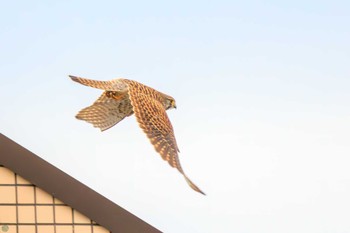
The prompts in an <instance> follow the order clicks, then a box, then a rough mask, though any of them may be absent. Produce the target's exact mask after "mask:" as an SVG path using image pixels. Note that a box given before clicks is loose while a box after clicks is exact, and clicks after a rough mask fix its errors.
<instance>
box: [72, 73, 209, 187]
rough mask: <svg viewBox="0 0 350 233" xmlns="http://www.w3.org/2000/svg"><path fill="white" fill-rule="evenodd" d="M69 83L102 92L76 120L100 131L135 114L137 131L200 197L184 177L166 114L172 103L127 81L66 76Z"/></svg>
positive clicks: (140, 85)
mask: <svg viewBox="0 0 350 233" xmlns="http://www.w3.org/2000/svg"><path fill="white" fill-rule="evenodd" d="M69 77H70V78H71V79H72V80H73V81H75V82H78V83H81V84H83V85H86V86H90V87H94V88H98V89H102V90H104V92H103V94H102V95H101V96H100V97H99V98H98V99H97V100H96V101H95V102H94V103H93V104H92V105H91V106H89V107H87V108H84V109H82V110H81V111H80V112H79V113H78V114H77V116H76V117H77V118H78V119H80V120H85V121H87V122H89V123H91V124H93V126H94V127H97V128H100V129H101V130H102V131H103V130H106V129H109V128H110V127H112V126H114V125H115V124H117V123H118V122H119V121H121V120H123V119H124V118H125V117H127V116H130V115H132V114H133V113H135V116H136V120H137V122H138V123H139V126H140V127H141V129H142V130H143V131H144V132H145V134H146V135H147V137H148V138H149V139H150V141H151V143H152V144H153V146H154V148H155V150H156V151H157V152H158V153H159V154H160V155H161V156H162V158H163V159H164V160H166V161H168V163H169V164H170V166H172V167H174V168H176V169H177V170H178V171H179V172H180V173H181V174H182V175H183V176H184V178H185V179H186V181H187V183H188V184H189V186H190V187H191V188H192V189H194V190H195V191H197V192H199V193H202V194H204V193H203V192H202V191H201V190H200V189H199V188H198V187H197V186H196V185H195V184H194V183H193V182H192V181H191V180H190V179H189V178H188V177H187V176H186V174H185V173H184V171H183V169H182V167H181V165H180V161H179V157H178V152H179V148H178V146H177V143H176V139H175V135H174V130H173V127H172V125H171V122H170V120H169V118H168V115H167V114H166V110H167V109H170V108H176V105H175V100H174V98H172V97H171V96H168V95H166V94H163V93H161V92H159V91H157V90H155V89H153V88H150V87H148V86H146V85H143V84H141V83H138V82H136V81H132V80H128V79H114V80H111V81H96V80H90V79H85V78H80V77H75V76H69Z"/></svg>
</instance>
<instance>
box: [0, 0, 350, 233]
mask: <svg viewBox="0 0 350 233" xmlns="http://www.w3.org/2000/svg"><path fill="white" fill-rule="evenodd" d="M349 9H350V3H349V2H348V1H289V2H286V1H284V2H281V1H265V2H263V1H244V2H242V1H174V2H169V1H99V2H98V3H97V1H96V2H92V1H89V2H88V1H74V3H73V2H72V1H59V2H57V1H56V2H55V3H54V2H53V1H52V2H50V1H46V2H44V1H12V2H10V1H7V2H2V3H0V28H1V29H0V71H1V76H0V77H1V85H0V106H1V107H2V110H1V114H0V130H1V133H3V134H5V135H6V136H8V137H10V138H12V139H13V140H15V141H17V142H18V143H20V144H22V145H23V146H25V147H26V148H28V149H29V150H31V151H33V152H34V153H36V154H38V155H40V156H41V157H42V158H44V159H45V160H47V161H48V162H50V163H52V164H53V165H55V166H57V167H59V168H60V169H62V170H63V171H65V172H66V173H68V174H70V175H72V176H73V177H75V178H76V179H78V180H80V181H81V182H83V183H84V184H86V185H88V186H89V187H91V188H93V189H95V190H96V191H98V192H99V193H101V194H102V195H104V196H106V197H107V198H109V199H110V200H112V201H114V202H115V203H117V204H118V205H121V206H122V207H124V208H125V209H127V210H129V211H130V212H132V213H133V214H135V215H137V216H138V217H140V218H142V219H143V220H145V221H147V222H148V223H150V224H151V225H153V226H155V227H157V228H158V229H160V230H162V231H164V232H170V233H172V232H174V233H175V232H191V233H192V232H198V233H206V232H239V233H242V232H247V233H263V232H266V233H280V232H291V233H292V232H293V233H294V232H300V233H313V232H315V233H316V232H317V233H319V232H347V231H348V230H349V229H350V221H349V219H350V211H349V210H350V199H349V196H350V170H349V164H350V157H349V156H350V145H349V141H350V136H349V132H350V108H349V106H350V66H349V61H350V44H349V41H350V30H349V25H350V15H349ZM69 74H72V75H78V76H82V77H86V78H91V79H100V80H108V79H112V78H116V77H125V78H129V79H134V80H137V81H139V82H142V83H144V84H146V85H149V86H152V87H154V88H156V89H158V90H159V91H162V92H164V93H167V94H169V95H172V96H173V97H175V99H176V101H177V105H178V108H177V110H171V111H168V114H169V117H170V119H171V121H172V123H173V126H174V129H175V135H176V137H177V140H178V144H179V147H180V150H181V153H180V161H181V162H182V166H183V168H184V169H185V171H186V172H187V174H188V176H189V177H190V178H191V179H192V180H193V181H194V182H195V183H196V184H197V185H198V186H199V187H200V188H201V189H203V191H205V192H206V193H207V194H208V195H207V196H206V197H203V196H201V195H199V194H197V193H195V192H193V191H192V190H191V189H190V188H189V187H188V186H187V184H186V182H185V181H184V179H183V178H182V177H181V175H180V174H178V173H177V172H176V171H175V170H174V169H172V168H171V167H170V166H168V165H167V164H166V163H165V162H164V161H163V160H162V159H161V158H160V156H159V155H158V154H157V153H156V152H155V151H154V149H153V148H152V147H151V146H150V145H149V142H148V139H147V138H146V136H145V135H144V134H143V133H142V132H141V130H140V129H139V128H138V126H137V123H136V120H135V118H134V117H133V116H132V117H129V118H127V119H126V120H124V121H123V122H121V123H119V124H118V125H117V126H115V127H113V128H111V129H110V130H108V131H106V132H103V133H101V132H99V130H97V129H95V128H93V127H92V126H90V125H89V124H87V123H85V122H82V121H78V120H76V119H75V118H74V115H75V114H76V113H77V112H78V111H79V110H80V109H81V108H83V107H86V106H88V105H90V104H91V103H92V102H93V101H94V100H95V99H96V98H97V97H98V96H99V94H100V91H99V90H96V89H92V88H88V87H84V86H81V85H78V84H76V83H74V82H72V81H71V80H70V79H69V78H68V76H67V75H69Z"/></svg>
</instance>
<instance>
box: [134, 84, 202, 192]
mask: <svg viewBox="0 0 350 233" xmlns="http://www.w3.org/2000/svg"><path fill="white" fill-rule="evenodd" d="M129 96H130V100H131V103H132V106H133V109H134V113H135V116H136V119H137V121H138V123H139V125H140V127H141V128H142V130H143V131H144V132H145V133H146V135H147V137H148V138H149V139H150V141H151V143H152V144H153V146H154V148H155V149H156V151H157V152H158V153H159V154H160V155H161V156H162V158H163V159H164V160H166V161H168V163H169V164H170V166H172V167H174V168H177V170H179V172H181V174H183V175H184V177H185V179H186V181H187V183H188V184H189V186H190V187H191V188H192V189H194V190H195V191H197V192H200V193H202V194H204V192H203V191H201V190H200V189H199V188H198V187H197V186H196V185H195V184H194V183H193V182H192V181H191V180H190V179H189V178H188V177H187V176H186V174H185V173H184V171H183V169H182V167H181V165H180V161H179V157H178V152H179V149H178V146H177V143H176V139H175V135H174V130H173V127H172V125H171V123H170V120H169V118H168V116H167V114H166V112H165V108H164V106H163V104H162V103H160V102H159V101H158V100H156V99H153V98H150V96H149V95H145V94H143V93H139V92H137V91H135V89H134V88H129ZM204 195H205V194H204Z"/></svg>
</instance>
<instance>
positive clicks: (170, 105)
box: [164, 95, 176, 110]
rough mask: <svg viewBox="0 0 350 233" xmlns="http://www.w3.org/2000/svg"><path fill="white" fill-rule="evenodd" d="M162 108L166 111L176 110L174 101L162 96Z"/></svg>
mask: <svg viewBox="0 0 350 233" xmlns="http://www.w3.org/2000/svg"><path fill="white" fill-rule="evenodd" d="M164 107H165V109H166V110H168V109H171V108H176V102H175V99H174V98H173V97H171V96H168V95H164Z"/></svg>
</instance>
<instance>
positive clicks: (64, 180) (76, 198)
mask: <svg viewBox="0 0 350 233" xmlns="http://www.w3.org/2000/svg"><path fill="white" fill-rule="evenodd" d="M0 165H3V166H5V167H7V168H9V169H11V170H12V171H13V172H15V173H17V174H19V175H20V176H22V177H23V178H25V179H26V180H28V181H29V182H31V183H32V184H34V185H36V186H38V187H40V188H41V189H43V190H45V191H46V192H48V193H50V194H51V195H53V196H55V197H56V198H58V199H59V200H61V201H63V202H64V203H65V204H67V205H69V206H71V207H72V208H74V209H76V210H78V211H79V212H81V213H82V214H84V215H86V216H87V217H88V218H90V219H92V220H94V221H95V222H97V223H98V224H100V225H102V226H103V227H105V228H107V229H108V230H110V231H111V232H113V233H117V232H149V233H153V232H157V233H158V232H161V231H159V230H157V229H156V228H154V227H152V226H151V225H149V224H148V223H146V222H144V221H143V220H141V219H139V218H138V217H136V216H135V215H133V214H131V213H129V212H128V211H126V210H125V209H123V208H122V207H120V206H118V205H116V204H115V203H113V202H111V201H110V200H108V199H107V198H105V197H104V196H102V195H100V194H98V193H97V192H95V191H94V190H92V189H90V188H89V187H87V186H86V185H84V184H82V183H81V182H79V181H78V180H76V179H74V178H73V177H71V176H69V175H67V174H66V173H64V172H63V171H61V170H59V169H58V168H56V167H54V166H53V165H51V164H50V163H48V162H46V161H45V160H43V159H41V158H40V157H38V156H37V155H35V154H33V153H32V152H30V151H29V150H27V149H25V148H24V147H22V146H21V145H19V144H17V143H15V142H14V141H12V140H11V139H9V138H7V137H6V136H4V135H3V134H1V133H0Z"/></svg>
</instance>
